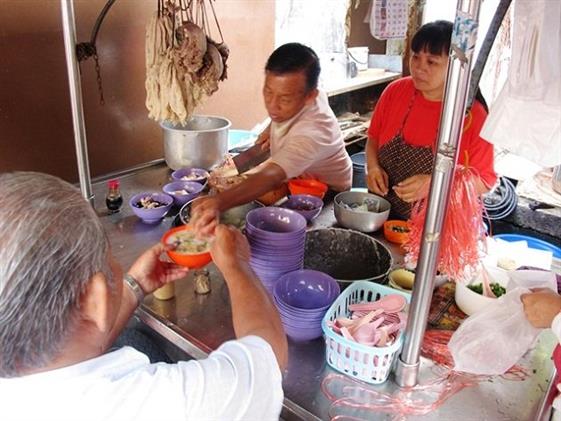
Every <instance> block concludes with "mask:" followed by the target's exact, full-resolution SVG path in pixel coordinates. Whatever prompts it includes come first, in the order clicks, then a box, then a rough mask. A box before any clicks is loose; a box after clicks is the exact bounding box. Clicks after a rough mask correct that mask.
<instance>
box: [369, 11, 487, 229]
mask: <svg viewBox="0 0 561 421" xmlns="http://www.w3.org/2000/svg"><path fill="white" fill-rule="evenodd" d="M451 36H452V23H451V22H448V21H436V22H431V23H427V24H425V25H423V26H422V27H421V28H420V29H419V31H418V32H417V33H416V34H415V36H414V37H413V39H412V42H411V50H412V53H411V58H410V61H409V68H410V70H411V76H409V77H404V78H402V79H399V80H397V81H395V82H392V83H391V84H390V85H388V87H387V88H386V89H385V90H384V92H383V93H382V96H381V98H380V100H379V101H378V103H377V104H376V107H375V109H374V114H373V115H372V121H371V123H370V128H369V130H368V143H367V146H366V158H367V177H366V178H367V183H368V188H369V189H370V190H371V191H372V192H374V193H376V194H378V195H381V196H385V197H386V198H387V199H388V200H389V201H390V203H391V205H392V213H393V214H394V215H395V216H396V217H401V218H403V219H407V218H409V214H410V212H411V204H412V203H413V202H415V201H417V200H420V199H422V198H423V197H425V196H426V195H427V194H428V190H429V185H430V178H431V172H432V167H433V162H434V155H435V147H436V142H437V137H438V136H437V131H438V124H439V120H440V113H441V107H442V97H443V95H444V84H445V81H446V70H447V66H448V51H449V50H450V40H451ZM486 116H487V111H486V109H485V108H484V106H483V105H482V103H481V102H479V101H478V100H476V101H474V104H473V106H472V108H471V110H470V111H469V112H468V113H467V115H466V118H465V120H464V132H463V134H462V139H461V143H460V154H459V158H458V163H461V164H464V165H469V166H470V167H472V168H474V169H475V170H476V172H477V173H478V175H479V178H478V180H477V190H478V192H479V193H485V192H487V191H488V190H489V189H490V188H491V187H492V186H493V184H495V181H496V179H497V176H496V174H495V171H494V169H493V146H492V145H491V144H490V143H488V142H487V141H485V140H483V139H482V138H481V137H480V136H479V132H480V131H481V127H482V126H483V123H484V121H485V118H486Z"/></svg>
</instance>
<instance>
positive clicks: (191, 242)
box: [166, 230, 210, 254]
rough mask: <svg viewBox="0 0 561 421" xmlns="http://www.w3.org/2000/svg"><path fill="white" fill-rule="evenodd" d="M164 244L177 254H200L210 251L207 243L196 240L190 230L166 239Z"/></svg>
mask: <svg viewBox="0 0 561 421" xmlns="http://www.w3.org/2000/svg"><path fill="white" fill-rule="evenodd" d="M166 244H167V245H168V246H170V247H171V249H172V250H173V251H174V252H175V253H179V254H201V253H207V252H208V251H209V250H210V244H209V242H208V241H205V240H201V239H198V238H196V236H195V233H194V232H193V231H191V230H188V231H187V230H185V231H179V232H176V233H175V234H173V235H171V236H170V237H169V238H168V240H167V243H166Z"/></svg>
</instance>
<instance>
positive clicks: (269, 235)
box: [245, 207, 307, 292]
mask: <svg viewBox="0 0 561 421" xmlns="http://www.w3.org/2000/svg"><path fill="white" fill-rule="evenodd" d="M306 225H307V222H306V218H304V217H303V216H302V215H300V214H298V213H296V212H294V211H293V210H290V209H284V208H276V207H266V208H258V209H253V210H252V211H250V212H249V213H248V214H247V216H246V225H245V230H246V235H247V239H248V241H249V245H250V246H251V261H250V263H251V267H252V268H253V270H254V271H255V273H256V275H257V276H258V277H259V279H260V280H261V282H262V283H263V285H265V287H266V288H267V289H268V290H269V292H272V291H273V286H274V284H275V282H276V281H277V279H279V278H280V277H281V276H282V275H284V274H285V273H288V272H292V271H295V270H298V269H301V268H302V266H303V264H304V246H305V243H306Z"/></svg>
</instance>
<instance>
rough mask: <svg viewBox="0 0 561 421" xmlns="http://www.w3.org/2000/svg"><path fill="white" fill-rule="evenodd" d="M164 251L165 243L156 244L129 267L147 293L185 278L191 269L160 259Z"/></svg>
mask: <svg viewBox="0 0 561 421" xmlns="http://www.w3.org/2000/svg"><path fill="white" fill-rule="evenodd" d="M164 252H165V247H164V245H163V244H161V243H160V244H156V245H155V246H153V247H151V248H149V249H148V250H146V251H145V252H144V253H143V254H142V255H141V256H140V257H139V258H138V259H136V262H134V263H133V265H132V266H131V268H130V269H129V272H128V273H130V274H131V275H132V276H133V277H134V278H135V279H136V280H137V281H138V284H139V285H140V287H141V288H142V290H143V291H144V293H145V294H151V293H152V292H154V291H155V290H156V289H158V288H160V287H161V286H163V285H165V284H167V283H168V282H172V281H175V280H177V279H181V278H183V277H184V276H185V275H187V272H188V271H189V269H188V268H186V267H182V266H178V265H176V264H175V263H171V262H167V261H162V260H160V255H161V254H162V253H164Z"/></svg>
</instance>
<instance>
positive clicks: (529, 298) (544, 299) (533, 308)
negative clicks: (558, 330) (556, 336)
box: [520, 289, 561, 328]
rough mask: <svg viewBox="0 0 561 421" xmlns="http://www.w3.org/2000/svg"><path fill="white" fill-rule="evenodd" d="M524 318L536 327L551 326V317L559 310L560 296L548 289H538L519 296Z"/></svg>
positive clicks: (560, 305) (560, 304)
mask: <svg viewBox="0 0 561 421" xmlns="http://www.w3.org/2000/svg"><path fill="white" fill-rule="evenodd" d="M520 298H521V300H522V304H524V313H526V318H527V319H528V321H529V322H530V323H531V324H532V326H534V327H537V328H546V327H551V323H552V322H553V319H554V318H555V316H557V314H559V312H560V311H561V296H560V295H559V294H557V293H555V292H553V291H552V290H550V289H540V290H537V291H536V292H532V293H530V294H523V295H522V296H521V297H520Z"/></svg>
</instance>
